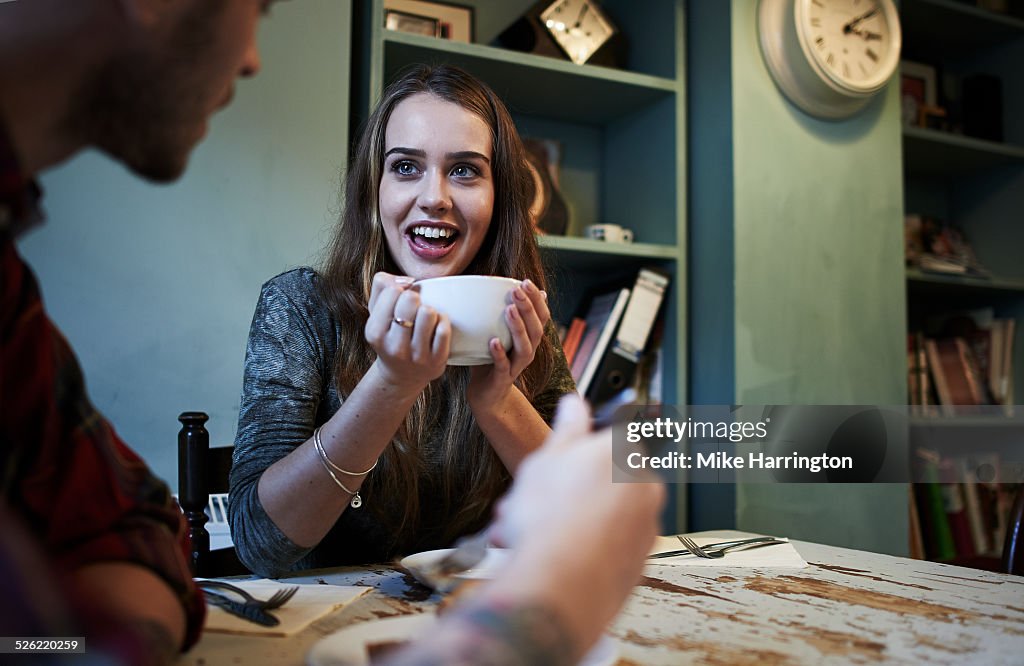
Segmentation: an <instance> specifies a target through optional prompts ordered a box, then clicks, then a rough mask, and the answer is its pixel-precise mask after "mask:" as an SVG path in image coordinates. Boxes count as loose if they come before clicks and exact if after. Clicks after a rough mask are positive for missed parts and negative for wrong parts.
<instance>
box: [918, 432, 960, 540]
mask: <svg viewBox="0 0 1024 666" xmlns="http://www.w3.org/2000/svg"><path fill="white" fill-rule="evenodd" d="M915 454H916V459H915V461H914V463H915V465H917V466H918V468H919V469H920V476H921V481H919V482H918V483H915V484H913V485H914V499H915V501H916V502H917V511H918V516H919V518H920V522H921V537H922V541H923V542H924V545H925V554H926V555H927V556H928V559H931V560H951V559H953V558H954V557H956V546H955V545H954V542H953V533H952V531H951V530H950V527H949V518H948V517H947V516H946V504H945V500H944V498H943V495H942V489H941V487H940V479H939V463H940V462H941V460H940V457H939V455H938V453H936V452H935V451H931V450H928V449H917V450H916V451H915Z"/></svg>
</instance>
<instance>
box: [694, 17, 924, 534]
mask: <svg viewBox="0 0 1024 666" xmlns="http://www.w3.org/2000/svg"><path fill="white" fill-rule="evenodd" d="M716 4H718V7H717V8H714V9H709V8H708V6H707V5H706V4H705V3H701V2H691V3H690V8H691V11H701V12H710V13H712V14H715V15H716V18H715V20H716V21H717V22H718V23H719V24H722V23H723V22H724V24H725V25H727V26H728V31H729V33H730V34H729V36H728V41H727V42H726V46H725V47H723V46H722V45H721V40H718V43H716V44H711V45H709V46H708V48H707V50H706V52H705V53H693V52H691V55H690V59H689V66H690V77H691V79H693V78H695V77H698V76H700V74H699V72H700V71H704V72H705V77H706V76H707V72H708V71H716V72H718V74H717V75H718V77H719V81H720V83H718V84H717V87H718V88H720V87H721V86H722V85H728V95H726V94H725V92H724V91H721V90H718V91H717V93H716V92H715V91H716V90H717V89H718V88H716V87H713V86H712V84H711V83H707V84H706V86H705V90H704V95H703V97H702V100H704V101H706V102H707V103H714V101H715V99H716V98H718V99H719V100H721V99H723V98H728V100H729V103H730V107H729V114H731V127H730V128H729V131H728V132H726V133H724V135H723V137H722V138H719V139H717V141H716V142H715V143H714V144H711V140H710V139H707V138H705V140H704V143H705V144H711V145H706V146H705V148H704V150H703V159H708V156H709V155H713V154H715V152H716V151H715V150H713V148H717V153H718V154H721V153H722V151H728V157H727V158H717V159H718V160H719V161H717V162H715V165H713V168H716V169H718V170H721V161H720V160H722V159H725V160H727V162H728V166H729V168H728V174H726V176H725V177H724V178H719V182H720V184H719V185H718V186H717V187H715V186H714V185H710V186H708V187H712V188H713V189H712V190H711V191H707V190H706V189H705V191H703V192H698V191H691V197H698V198H699V199H698V201H697V202H696V203H695V204H694V205H693V206H692V207H691V218H690V226H691V229H693V230H694V231H693V232H692V233H694V234H700V233H701V231H700V230H701V229H704V230H705V231H704V232H703V233H705V234H706V235H708V234H710V233H711V232H708V231H706V229H708V228H715V227H718V226H721V225H728V226H730V227H731V237H726V236H725V235H724V234H723V232H718V236H719V237H720V238H723V239H724V240H725V242H730V241H731V243H732V257H731V262H729V268H728V269H727V270H728V273H726V272H725V271H717V273H716V270H715V267H714V265H710V264H709V263H708V259H706V258H705V257H704V256H702V255H700V254H697V253H695V252H692V253H691V255H690V260H691V263H693V264H695V265H693V266H691V273H694V272H698V273H700V274H701V275H702V277H703V282H702V283H695V284H693V286H692V288H691V290H692V291H699V290H701V289H703V288H704V287H705V286H708V285H710V288H711V289H713V290H716V291H717V292H718V293H717V296H716V298H715V299H714V301H715V302H710V301H709V302H707V303H706V305H705V306H704V307H705V312H701V311H700V310H697V309H696V307H695V308H694V309H691V320H693V319H695V318H700V317H702V315H705V314H706V315H708V317H709V318H711V319H712V320H713V319H714V318H717V319H718V320H721V321H727V320H728V319H729V317H728V316H726V315H723V314H721V313H720V312H716V308H721V307H727V308H730V310H731V318H732V320H733V328H732V330H729V331H720V332H719V335H720V336H726V337H727V339H728V340H729V342H731V343H732V345H733V347H732V350H731V354H730V352H729V350H725V351H723V350H722V349H721V345H720V341H719V343H714V342H713V338H712V333H713V331H705V334H704V336H703V337H704V339H706V340H708V346H707V348H708V350H709V352H710V354H711V357H712V358H714V357H716V356H717V357H719V358H720V361H719V363H720V365H721V367H722V368H723V369H724V370H725V371H726V372H729V371H731V372H733V373H734V374H733V376H732V378H731V379H732V383H733V385H732V391H733V396H732V397H733V398H734V399H735V400H736V402H738V403H740V404H901V403H902V402H903V401H904V397H903V395H904V390H905V389H904V383H903V382H904V379H903V367H904V355H905V352H904V344H905V343H904V330H905V324H904V319H905V315H904V295H903V254H902V251H903V250H902V233H903V232H902V216H903V203H902V196H903V195H902V184H901V183H902V170H901V147H900V145H901V141H900V125H899V122H900V121H899V108H898V94H897V88H896V86H895V84H893V85H890V86H889V88H888V89H887V90H886V91H884V92H883V93H882V94H881V95H880V96H879V97H878V98H877V99H875V100H874V101H873V102H872V103H871V104H870V105H869V106H868V108H867V109H865V110H864V111H863V112H861V113H860V114H858V115H857V116H855V117H854V118H852V119H848V120H844V121H842V122H828V121H820V120H815V119H813V118H811V117H810V116H808V115H806V114H804V113H803V112H801V111H799V110H798V109H797V108H796V107H794V106H793V105H791V104H790V103H789V102H788V101H787V100H786V99H785V98H784V97H783V96H782V95H781V93H780V92H779V91H778V89H777V88H776V87H775V85H774V83H773V81H772V79H771V77H770V75H769V73H768V70H767V68H766V66H765V65H764V61H763V59H762V57H761V53H760V48H759V45H758V40H757V32H756V25H757V19H756V14H757V11H756V10H757V2H756V0H731V1H730V2H729V3H725V2H723V3H716ZM697 5H705V6H704V7H703V8H700V9H698V7H697ZM723 17H726V18H723ZM691 20H692V18H691ZM691 25H692V24H691ZM692 35H693V31H691V36H692ZM708 41H710V40H708ZM723 48H725V49H728V53H727V54H723V53H722V51H723ZM702 56H703V57H702ZM723 61H727V62H729V65H730V66H729V68H728V70H726V71H721V70H722V67H721V63H722V62H723ZM721 82H727V83H721ZM700 104H701V101H700V100H698V101H695V102H691V105H697V106H699V105H700ZM691 117H693V113H692V112H691ZM695 122H696V121H695ZM700 134H701V129H700V128H699V127H691V136H694V135H700ZM698 145H699V142H698ZM691 147H692V148H691V158H692V161H691V165H690V167H691V172H693V173H696V172H700V171H701V170H702V168H703V166H702V164H701V163H700V162H699V160H700V159H702V153H701V150H700V148H699V147H698V146H697V145H694V143H693V142H691ZM730 174H731V177H730ZM715 190H718V191H715ZM730 195H731V196H730ZM720 196H729V198H730V200H731V210H729V209H728V208H726V207H723V206H721V205H720V204H719V205H718V206H717V210H716V205H715V202H716V201H717V200H718V197H720ZM723 213H726V214H728V213H731V219H728V218H726V217H723ZM719 251H720V250H719ZM729 273H731V274H729ZM716 277H717V279H715V278H716ZM691 325H694V324H691ZM696 325H698V326H703V325H704V324H700V323H698V324H696ZM716 345H717V346H716ZM702 353H703V349H702V348H700V347H699V346H697V343H696V342H695V348H694V349H693V350H692V355H693V356H695V357H696V356H700V355H701V354H702ZM723 356H725V357H727V358H728V362H726V361H725V360H724V359H722V358H721V357H723ZM730 363H731V365H732V367H730ZM696 372H697V371H696V370H695V373H696ZM704 372H713V370H712V369H705V370H704ZM692 381H693V382H695V383H696V384H698V385H703V386H705V387H706V388H707V394H708V395H714V396H715V399H716V400H719V401H724V400H725V399H728V397H725V398H723V397H722V394H723V393H724V392H727V387H723V386H722V383H723V381H722V380H721V379H720V378H719V380H718V382H717V385H715V384H712V383H711V382H709V381H708V380H706V379H701V378H696V377H694V378H692ZM724 383H728V381H726V382H724ZM712 389H713V390H712ZM695 401H696V397H695ZM701 492H702V491H701V490H699V489H698V491H697V497H694V498H692V499H693V503H692V504H691V515H693V514H694V513H697V514H699V512H700V511H701V507H700V504H701V500H700V494H701ZM703 492H704V493H705V494H706V493H707V491H706V490H705V491H703ZM730 508H732V507H730ZM706 510H707V511H709V512H712V513H716V514H717V515H718V516H719V518H721V516H720V511H719V510H718V509H716V507H708V508H707V509H706ZM734 510H735V520H736V525H737V527H738V528H740V529H746V530H751V531H763V532H768V533H782V534H786V535H789V536H791V537H796V538H801V537H802V538H807V539H812V540H814V541H820V542H824V543H832V544H837V545H847V546H857V547H860V548H865V549H868V550H877V551H883V552H893V553H903V552H905V550H906V544H907V538H906V534H907V531H906V514H907V488H906V486H905V485H873V486H849V485H832V486H827V485H754V484H747V485H740V486H737V488H736V495H735V507H734ZM880 516H884V520H880V519H879V517H880Z"/></svg>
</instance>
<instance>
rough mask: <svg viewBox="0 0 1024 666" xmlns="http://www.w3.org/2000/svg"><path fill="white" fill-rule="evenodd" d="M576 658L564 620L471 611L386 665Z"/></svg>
mask: <svg viewBox="0 0 1024 666" xmlns="http://www.w3.org/2000/svg"><path fill="white" fill-rule="evenodd" d="M576 654H577V650H576V646H575V645H574V639H573V638H572V637H571V636H569V634H568V632H567V631H566V630H565V627H564V624H563V623H562V621H561V619H560V618H559V617H558V616H557V614H556V613H554V612H553V611H552V610H551V609H550V608H547V607H545V606H541V605H534V606H510V607H506V608H497V607H495V606H493V605H483V604H480V605H475V606H470V607H468V608H465V609H461V610H459V611H455V612H453V613H452V614H450V615H448V616H446V617H445V621H444V624H443V629H442V628H439V629H438V631H437V632H436V633H435V634H433V635H432V636H431V637H430V638H427V639H424V640H421V641H418V642H417V643H416V644H415V645H414V646H411V647H409V648H406V649H405V650H403V651H402V652H400V653H398V654H396V655H395V656H394V657H393V658H391V659H389V660H387V664H388V666H461V665H462V664H466V665H469V664H472V665H474V666H480V665H488V666H499V665H500V666H563V665H568V664H571V663H572V661H573V658H574V655H576Z"/></svg>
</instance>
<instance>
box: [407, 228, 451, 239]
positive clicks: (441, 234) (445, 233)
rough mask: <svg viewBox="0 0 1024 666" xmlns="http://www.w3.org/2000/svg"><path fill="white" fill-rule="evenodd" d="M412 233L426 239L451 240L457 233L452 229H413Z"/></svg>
mask: <svg viewBox="0 0 1024 666" xmlns="http://www.w3.org/2000/svg"><path fill="white" fill-rule="evenodd" d="M412 233H413V234H414V235H416V236H423V237H424V238H450V237H451V236H454V235H455V232H454V231H452V230H451V229H442V228H440V227H413V230H412Z"/></svg>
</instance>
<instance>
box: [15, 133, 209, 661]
mask: <svg viewBox="0 0 1024 666" xmlns="http://www.w3.org/2000/svg"><path fill="white" fill-rule="evenodd" d="M5 138H6V137H5V134H4V132H3V128H2V126H0V410H2V411H0V475H2V476H0V530H3V531H4V532H5V533H6V536H5V537H4V538H2V539H0V563H9V562H12V561H17V560H18V559H19V558H18V557H17V551H19V546H17V545H13V546H12V544H11V542H10V536H9V535H10V534H11V533H13V534H18V533H22V534H24V533H27V534H30V535H31V537H32V539H33V541H34V543H31V544H26V546H27V547H28V548H29V549H30V550H31V549H37V550H41V551H42V552H44V553H45V554H46V559H47V560H48V562H47V563H46V565H45V566H46V567H48V568H49V569H50V570H51V572H52V573H53V574H54V575H56V576H57V580H64V581H65V582H66V580H67V574H68V573H69V572H71V571H73V570H75V569H76V568H77V567H80V566H82V565H84V564H88V563H93V562H103V561H128V562H135V563H139V564H141V565H143V566H145V567H147V568H148V569H150V570H152V571H153V572H155V573H156V574H157V575H159V576H160V577H161V578H162V579H163V580H164V581H166V582H167V583H168V584H169V585H170V586H171V587H172V588H173V589H174V591H175V592H176V593H177V594H178V595H179V596H180V598H181V602H182V605H183V606H184V608H185V610H186V614H187V617H188V638H187V641H186V644H187V645H189V646H190V645H192V644H193V643H194V642H195V641H196V640H197V639H198V636H199V632H200V629H201V627H202V623H203V618H204V616H205V605H204V603H203V598H202V595H201V594H199V593H198V592H197V590H196V587H195V585H194V583H193V582H192V577H191V575H190V573H189V569H188V565H187V557H186V555H185V554H186V553H187V552H188V551H189V544H188V536H187V535H188V533H187V530H186V527H185V521H184V519H183V517H182V515H181V512H180V510H179V509H178V507H177V505H176V504H175V502H174V501H173V499H172V498H171V496H170V493H169V491H168V488H167V486H166V484H164V483H163V482H162V481H160V480H159V479H158V478H156V477H155V476H154V475H153V474H152V473H151V472H150V470H149V469H148V468H147V467H146V465H145V463H144V462H143V461H142V460H141V459H140V458H139V457H138V456H137V455H136V454H135V453H134V452H133V451H132V450H131V449H129V448H128V446H127V445H125V443H124V442H123V441H122V440H121V438H120V437H118V435H117V433H115V432H114V429H113V428H112V427H111V425H110V423H109V422H108V421H107V420H106V419H105V418H104V417H103V416H102V415H101V414H100V413H99V412H98V411H96V409H95V407H93V405H92V403H91V402H90V401H89V398H88V396H87V395H86V391H85V383H84V380H83V377H82V371H81V368H80V367H79V365H78V361H77V360H76V359H75V355H74V353H73V352H72V350H71V347H70V346H69V345H68V342H67V340H66V339H65V338H64V336H63V335H62V334H61V333H60V331H58V330H57V328H56V326H54V324H53V322H52V321H50V318H49V317H48V316H47V315H46V312H45V310H44V309H43V303H42V300H41V298H40V294H39V288H38V285H37V283H36V280H35V276H34V275H33V274H32V271H31V270H30V269H29V267H28V265H27V264H26V263H25V262H24V260H22V258H21V257H20V256H19V255H18V252H17V250H16V248H15V246H14V242H13V237H14V234H15V233H16V231H17V230H20V229H24V228H26V227H27V226H29V225H31V224H33V223H34V221H35V220H37V219H40V218H41V216H39V215H38V208H37V206H36V201H37V200H38V196H39V189H38V188H37V187H36V186H35V185H34V183H32V182H31V181H30V180H29V179H27V178H25V177H24V176H23V175H22V174H21V173H20V171H19V169H18V165H17V163H16V160H15V159H14V156H13V150H12V149H11V147H10V144H9V142H8V141H6V140H5ZM17 522H20V525H17V524H13V525H12V523H17ZM8 528H10V529H11V530H12V531H11V532H8ZM12 553H14V555H12ZM25 559H27V558H25V557H22V558H21V560H22V561H24V560H25ZM19 573H21V574H24V573H25V572H18V571H9V570H6V567H5V570H4V571H3V572H2V573H0V580H7V581H11V580H20V581H21V587H22V588H25V591H24V595H23V596H22V600H21V602H19V600H18V597H17V595H15V597H14V598H11V597H10V596H8V595H6V594H5V595H4V597H5V598H4V601H3V602H0V606H3V608H0V634H3V635H7V636H12V635H15V634H13V633H11V632H10V631H8V630H7V629H9V628H14V627H12V626H11V624H10V622H11V621H12V620H13V619H19V620H21V621H23V622H24V621H26V620H25V619H24V618H18V617H17V616H18V615H19V612H20V611H21V610H22V609H24V611H25V612H27V613H32V612H33V609H34V608H35V607H37V606H38V605H39V604H38V603H37V602H38V599H36V598H35V597H37V596H45V595H36V594H34V592H33V589H32V587H31V585H28V584H27V583H26V581H25V578H26V577H25V576H19ZM30 580H32V579H31V578H30ZM4 587H5V588H7V589H10V588H8V587H7V586H4ZM64 593H66V594H67V595H68V597H69V605H71V606H76V607H79V612H78V620H77V621H78V623H79V625H80V628H81V629H82V630H83V631H86V632H90V633H97V632H98V633H99V634H100V635H106V636H107V637H108V638H109V637H110V636H114V637H115V638H114V640H115V642H118V641H120V642H121V643H125V642H127V643H129V644H130V643H131V638H130V637H127V636H118V633H119V632H118V628H117V627H115V626H102V622H100V623H99V624H100V626H97V621H96V616H95V615H94V614H92V613H90V612H89V609H88V608H85V609H82V608H81V607H80V605H79V604H78V603H77V602H76V601H75V599H74V591H73V590H68V589H67V588H65V590H64ZM43 612H44V613H45V611H43ZM38 623H39V624H43V625H45V624H46V622H45V620H39V621H38ZM30 624H31V623H30ZM58 624H61V623H60V622H58ZM15 625H17V622H15ZM122 647H125V648H127V650H126V651H127V652H128V653H129V655H130V653H131V650H132V648H131V647H130V646H125V645H122ZM115 651H118V652H121V649H117V648H115ZM122 654H123V653H122ZM138 657H139V659H138V661H145V657H144V656H143V655H138ZM128 658H129V659H130V660H131V661H136V659H135V658H134V657H133V656H128Z"/></svg>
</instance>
